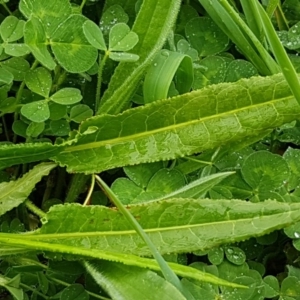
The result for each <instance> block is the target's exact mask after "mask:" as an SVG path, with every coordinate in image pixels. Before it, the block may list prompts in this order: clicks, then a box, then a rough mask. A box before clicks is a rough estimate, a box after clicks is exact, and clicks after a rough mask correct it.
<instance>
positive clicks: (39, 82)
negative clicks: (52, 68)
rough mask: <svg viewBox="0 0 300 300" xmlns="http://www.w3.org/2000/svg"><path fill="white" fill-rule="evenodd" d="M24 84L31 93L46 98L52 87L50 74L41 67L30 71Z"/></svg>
mask: <svg viewBox="0 0 300 300" xmlns="http://www.w3.org/2000/svg"><path fill="white" fill-rule="evenodd" d="M25 83H26V85H27V86H28V88H29V89H30V90H31V91H33V92H34V93H36V94H39V95H41V96H43V97H45V98H47V97H48V96H49V93H50V90H51V86H52V78H51V74H50V72H49V71H48V70H46V69H45V68H42V67H40V68H36V69H34V70H30V71H29V72H27V74H26V76H25Z"/></svg>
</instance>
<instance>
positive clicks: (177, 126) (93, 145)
mask: <svg viewBox="0 0 300 300" xmlns="http://www.w3.org/2000/svg"><path fill="white" fill-rule="evenodd" d="M292 98H293V95H290V96H288V97H284V98H279V99H275V100H271V101H267V102H264V103H259V104H255V105H248V106H245V107H242V108H237V109H234V110H229V111H226V112H223V113H218V114H215V115H211V116H208V117H204V118H199V119H197V120H190V121H186V122H182V123H179V124H174V125H170V126H165V127H161V128H158V129H154V130H150V131H148V130H147V131H143V132H140V133H136V134H131V135H127V136H124V137H116V138H113V139H108V140H103V141H97V142H89V143H84V144H82V145H75V146H70V147H67V148H66V149H65V150H64V151H62V152H61V153H60V154H64V153H68V152H73V151H84V150H88V149H92V148H100V147H102V146H105V145H113V144H114V143H115V142H116V140H117V142H118V143H124V142H129V141H135V140H137V139H139V138H143V137H147V136H152V135H155V134H158V133H161V132H164V131H171V130H176V129H181V128H183V127H186V126H188V125H192V124H196V123H199V122H202V123H203V124H204V125H205V121H208V120H211V119H214V118H218V117H221V116H224V115H228V114H232V115H234V116H235V117H236V119H237V121H239V118H237V116H236V113H240V112H242V111H244V110H247V109H249V108H253V107H262V106H266V105H273V106H274V104H275V103H276V102H280V101H283V100H289V99H292ZM275 110H277V109H276V108H275Z"/></svg>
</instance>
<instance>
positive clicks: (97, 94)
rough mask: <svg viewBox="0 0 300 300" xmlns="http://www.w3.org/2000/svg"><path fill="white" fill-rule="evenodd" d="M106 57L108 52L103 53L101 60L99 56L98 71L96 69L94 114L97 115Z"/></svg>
mask: <svg viewBox="0 0 300 300" xmlns="http://www.w3.org/2000/svg"><path fill="white" fill-rule="evenodd" d="M108 55H109V52H108V51H105V54H104V56H103V58H102V59H101V55H99V69H98V80H97V90H96V101H95V112H96V114H98V108H99V104H100V96H101V85H102V73H103V69H104V65H105V63H106V60H107V58H108Z"/></svg>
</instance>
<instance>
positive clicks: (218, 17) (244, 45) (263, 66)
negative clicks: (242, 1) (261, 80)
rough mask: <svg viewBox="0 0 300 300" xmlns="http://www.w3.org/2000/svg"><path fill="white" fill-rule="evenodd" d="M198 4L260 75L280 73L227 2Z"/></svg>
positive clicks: (211, 0) (217, 0) (210, 0)
mask: <svg viewBox="0 0 300 300" xmlns="http://www.w3.org/2000/svg"><path fill="white" fill-rule="evenodd" d="M199 2H200V3H201V4H202V6H203V7H204V8H205V10H206V11H207V13H208V14H209V15H210V17H211V18H212V19H213V20H214V21H215V22H216V24H217V25H218V26H219V27H220V28H221V29H222V30H223V31H224V32H225V33H226V34H227V35H228V37H229V38H230V39H231V40H232V41H233V42H234V43H235V44H236V46H237V47H238V48H239V49H240V51H241V52H242V53H243V54H244V55H245V56H246V57H247V58H248V59H249V61H251V62H252V63H253V64H254V65H255V67H256V68H257V69H258V70H259V72H260V73H261V74H263V75H271V74H276V73H278V72H280V69H279V67H278V65H277V64H276V62H275V61H274V59H273V58H272V57H271V55H270V54H269V53H268V51H267V50H266V49H265V48H264V47H263V45H262V44H261V43H260V41H259V40H258V39H257V37H256V36H255V34H254V33H253V32H252V31H251V29H250V28H249V27H248V26H247V24H246V23H245V22H244V21H243V19H242V18H241V17H240V16H239V15H238V13H237V12H236V11H235V10H234V8H233V7H232V6H231V5H230V4H229V3H228V0H199Z"/></svg>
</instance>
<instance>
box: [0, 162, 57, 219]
mask: <svg viewBox="0 0 300 300" xmlns="http://www.w3.org/2000/svg"><path fill="white" fill-rule="evenodd" d="M54 167H56V164H54V163H42V164H39V165H37V166H35V167H34V168H33V169H32V170H30V171H29V172H28V173H26V174H25V175H24V176H23V177H22V178H20V179H18V180H16V181H10V182H3V183H1V184H0V216H1V215H3V214H4V213H6V212H7V211H9V210H11V209H13V208H14V207H17V206H18V205H20V204H21V203H23V202H24V201H25V200H26V199H27V198H28V196H29V194H30V193H31V192H32V190H33V188H34V186H35V185H36V183H38V182H39V181H40V180H41V178H42V177H43V176H45V175H48V174H49V172H50V171H51V170H52V169H53V168H54Z"/></svg>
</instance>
